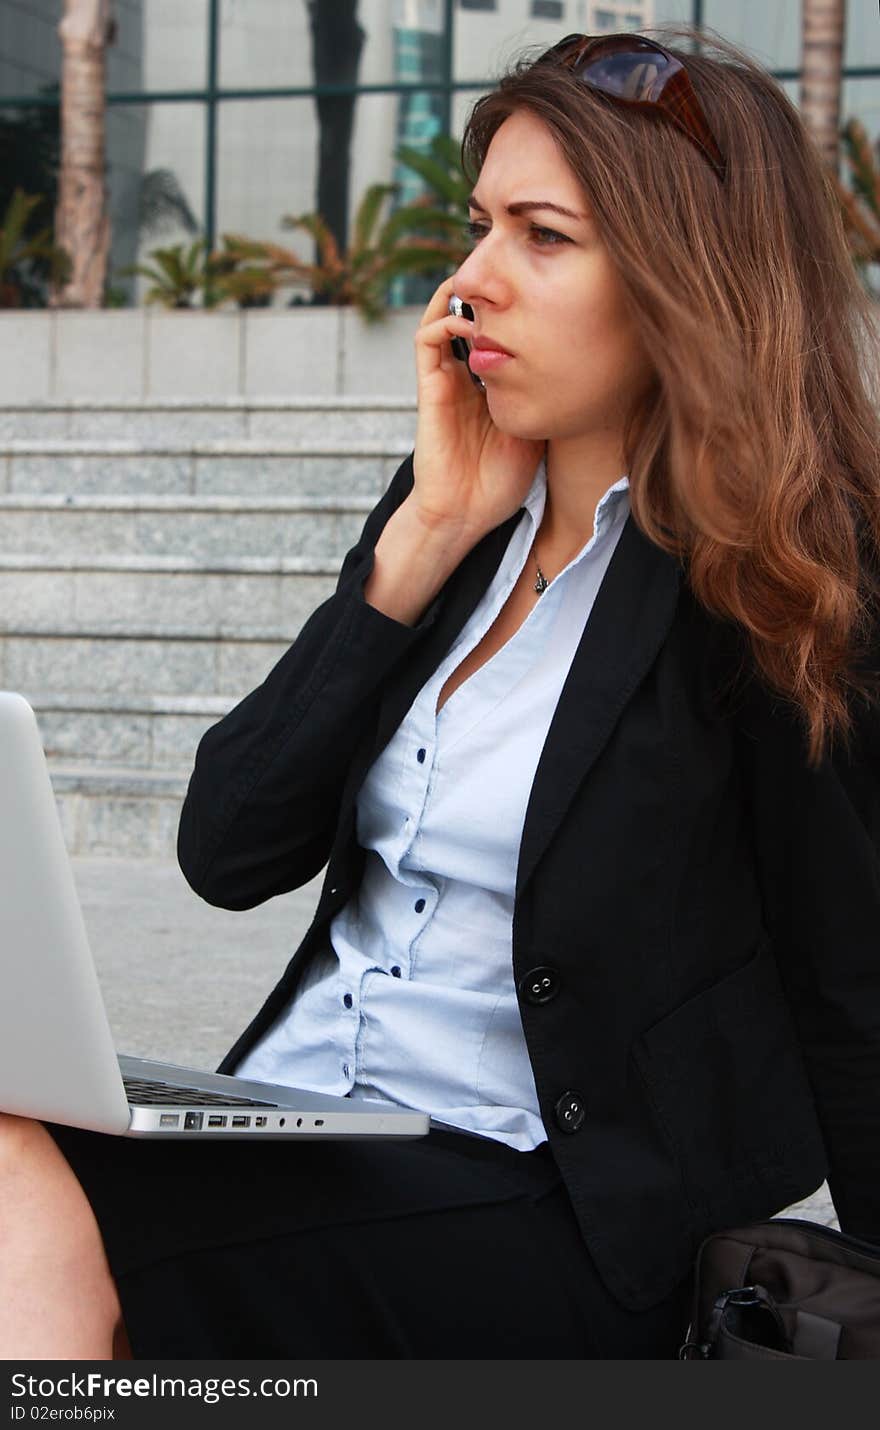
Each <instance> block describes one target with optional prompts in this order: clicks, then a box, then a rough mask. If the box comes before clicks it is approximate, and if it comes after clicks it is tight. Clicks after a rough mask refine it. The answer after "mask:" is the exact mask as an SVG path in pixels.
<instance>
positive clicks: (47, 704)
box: [21, 689, 236, 788]
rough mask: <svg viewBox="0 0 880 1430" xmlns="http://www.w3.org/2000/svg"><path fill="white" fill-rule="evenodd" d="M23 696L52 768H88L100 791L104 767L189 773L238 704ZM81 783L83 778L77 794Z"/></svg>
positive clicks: (220, 699) (198, 698)
mask: <svg viewBox="0 0 880 1430" xmlns="http://www.w3.org/2000/svg"><path fill="white" fill-rule="evenodd" d="M21 694H22V695H24V696H25V698H26V699H27V700H28V701H29V702H30V704H31V705H32V706H33V709H34V710H35V711H36V715H37V721H38V723H39V726H40V734H41V736H42V740H43V746H44V749H45V751H46V757H47V759H48V761H49V763H50V765H51V766H52V767H53V768H54V767H56V766H61V765H64V766H76V767H78V768H80V769H81V770H82V769H84V768H86V767H87V768H88V769H90V770H92V771H93V772H94V774H95V776H96V779H98V784H99V786H101V787H104V776H105V775H106V774H107V773H108V769H107V767H114V768H115V770H116V772H117V773H118V771H119V770H120V769H125V770H127V771H129V772H133V771H140V772H142V773H144V772H147V771H150V770H154V771H156V772H157V773H158V774H167V773H168V772H169V771H171V772H172V773H174V772H176V773H178V774H179V772H180V771H181V770H187V771H189V770H191V769H192V764H193V760H194V758H195V752H196V747H197V745H198V743H199V740H200V739H201V737H202V735H203V734H204V732H205V731H206V730H207V729H208V728H209V726H211V725H214V724H216V722H217V721H218V720H219V719H220V718H221V717H222V716H223V715H225V714H226V713H227V711H229V710H231V709H232V707H233V705H234V704H235V703H236V702H235V700H234V699H233V698H232V697H230V696H211V695H178V696H173V695H133V694H132V695H129V694H128V693H126V694H124V695H122V694H120V693H119V692H113V693H112V694H104V695H100V694H97V693H96V692H95V691H94V690H80V691H76V690H74V691H45V690H37V689H25V690H22V691H21ZM110 773H113V769H111V770H110ZM99 776H100V778H98V777H99ZM85 778H86V777H85V775H81V788H82V787H84V786H82V781H83V780H85Z"/></svg>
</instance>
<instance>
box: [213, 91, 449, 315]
mask: <svg viewBox="0 0 880 1430" xmlns="http://www.w3.org/2000/svg"><path fill="white" fill-rule="evenodd" d="M415 98H416V96H412V97H410V96H399V95H395V94H390V95H361V96H360V97H359V98H358V100H357V102H356V104H355V106H354V112H353V116H352V120H353V122H352V126H351V137H350V142H349V143H348V144H347V145H345V144H343V145H340V144H339V143H336V144H332V143H331V144H329V145H323V146H322V144H321V138H320V131H319V126H318V119H317V115H316V111H315V106H314V104H313V103H312V101H311V100H310V99H305V98H304V99H269V100H247V101H245V100H242V101H227V102H226V103H224V104H221V106H220V124H219V140H220V142H219V155H220V158H219V173H218V222H217V233H218V246H219V244H220V242H221V237H222V235H223V234H224V233H233V234H240V235H243V236H246V237H248V238H255V239H259V240H261V241H271V242H273V243H277V244H280V245H281V246H282V247H284V248H288V249H291V250H292V251H293V252H294V253H295V254H296V255H297V256H298V258H299V259H300V260H301V261H302V262H303V263H314V262H316V261H318V251H317V247H316V244H315V241H314V240H313V238H312V236H311V234H309V233H308V232H307V231H306V230H305V229H303V228H299V229H297V228H286V227H284V226H283V225H282V222H281V220H282V218H283V216H284V215H286V214H294V215H301V214H307V213H312V212H315V211H318V212H320V213H321V214H322V216H323V217H324V219H325V220H326V221H327V222H328V224H329V225H330V227H331V231H333V232H334V233H336V234H339V233H342V234H344V235H345V238H344V244H343V246H344V247H347V246H348V244H349V243H350V241H351V236H352V233H353V229H354V221H355V217H356V215H357V211H358V207H359V205H360V203H361V201H362V200H363V198H364V195H365V193H366V191H367V189H368V188H369V186H370V185H371V184H376V183H381V184H390V183H395V182H399V183H400V184H401V186H402V187H401V192H400V194H399V195H397V196H394V195H389V196H387V197H386V198H385V200H384V202H383V205H382V207H381V209H380V213H379V218H378V221H377V223H376V226H375V228H374V230H373V240H374V241H375V239H376V237H377V236H378V233H379V231H380V230H381V227H382V224H383V223H384V222H385V220H386V219H387V218H389V217H390V215H391V213H392V212H393V211H394V209H395V208H398V207H402V206H403V205H404V204H407V203H409V202H411V201H412V199H413V198H415V197H416V196H417V194H419V193H421V192H423V187H422V181H421V178H420V176H418V175H415V174H414V173H413V172H412V171H411V170H408V169H404V167H403V165H402V164H400V163H399V162H398V161H397V160H396V159H395V157H394V151H395V150H396V149H397V148H398V147H399V145H400V144H401V143H407V144H410V143H412V141H413V139H414V137H415V136H416V135H417V134H418V133H421V135H422V136H423V138H424V136H426V135H427V136H429V135H431V134H432V133H434V132H439V129H440V120H439V116H438V115H436V114H435V113H432V110H431V107H430V104H429V102H428V101H429V100H430V96H424V95H423V96H422V100H421V102H419V103H413V101H414V100H415ZM413 147H419V145H416V144H413ZM422 147H427V146H426V145H424V144H422ZM322 154H323V155H324V160H323V168H322V170H320V171H319V169H318V164H319V163H320V156H321V155H322ZM255 155H259V162H257V163H255V162H254V156H255ZM440 276H442V275H438V276H437V277H436V278H435V279H434V281H433V282H432V283H431V284H430V286H429V287H428V289H427V293H426V298H425V301H427V296H428V294H430V293H431V292H432V291H433V289H434V288H436V286H437V283H439V281H440ZM423 287H424V284H423V282H422V275H415V277H414V279H409V278H407V279H405V280H397V281H396V285H395V288H394V289H392V290H391V291H390V293H389V301H390V302H391V304H392V306H394V305H395V304H396V303H399V302H404V301H405V302H417V301H419V297H418V296H416V295H418V294H420V293H421V291H422V289H423ZM310 293H311V289H310V287H309V285H308V284H307V283H303V284H298V285H296V286H291V287H287V288H284V289H282V290H280V291H279V292H278V293H277V294H275V296H274V297H273V300H272V305H273V306H274V307H283V306H286V305H288V304H289V303H290V302H291V301H292V299H293V298H294V297H295V296H297V295H299V296H300V297H301V298H306V299H308V298H309V296H310Z"/></svg>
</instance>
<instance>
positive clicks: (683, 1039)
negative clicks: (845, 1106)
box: [633, 936, 824, 1205]
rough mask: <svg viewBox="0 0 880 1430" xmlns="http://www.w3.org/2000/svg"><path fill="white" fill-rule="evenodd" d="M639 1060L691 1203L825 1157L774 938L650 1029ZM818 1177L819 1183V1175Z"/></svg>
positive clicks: (637, 1048)
mask: <svg viewBox="0 0 880 1430" xmlns="http://www.w3.org/2000/svg"><path fill="white" fill-rule="evenodd" d="M633 1057H634V1059H635V1062H636V1065H637V1067H638V1069H639V1072H640V1073H641V1076H642V1078H643V1080H644V1083H645V1086H646V1089H647V1093H648V1097H649V1099H650V1102H651V1104H652V1106H653V1109H654V1112H655V1115H656V1117H657V1120H658V1121H659V1123H660V1125H661V1127H662V1129H663V1130H664V1131H665V1132H666V1135H667V1138H668V1139H669V1141H670V1142H671V1144H672V1147H673V1149H674V1151H675V1153H676V1155H677V1158H678V1160H679V1164H680V1166H681V1171H682V1176H683V1178H684V1182H685V1187H686V1189H687V1191H688V1193H689V1195H690V1197H691V1199H692V1200H693V1202H694V1204H695V1205H700V1204H705V1203H706V1202H707V1201H712V1200H714V1199H716V1198H717V1195H718V1192H719V1191H720V1190H721V1189H722V1188H724V1189H726V1190H727V1191H728V1192H730V1191H731V1190H732V1186H731V1184H735V1183H737V1182H740V1183H744V1184H751V1185H752V1186H754V1184H755V1183H756V1182H760V1183H762V1184H763V1185H765V1186H766V1185H767V1183H768V1182H776V1181H780V1180H785V1178H781V1179H780V1178H778V1177H776V1176H774V1175H773V1174H774V1171H776V1172H778V1171H781V1170H782V1169H783V1168H785V1169H786V1172H788V1173H792V1174H794V1175H795V1176H797V1175H798V1172H799V1171H801V1170H802V1168H801V1163H802V1161H803V1163H804V1165H806V1163H807V1161H809V1164H810V1166H812V1165H814V1164H815V1162H816V1159H817V1158H821V1157H823V1156H824V1149H823V1145H822V1139H821V1132H820V1129H819V1123H818V1118H817V1114H816V1107H815V1102H814V1100H813V1094H812V1090H811V1087H810V1083H809V1079H808V1077H807V1072H806V1068H805V1066H804V1060H803V1056H802V1053H801V1049H800V1044H799V1042H798V1038H797V1033H796V1031H795V1027H794V1022H793V1020H792V1016H791V1012H790V1010H789V1006H788V1002H787V1000H786V997H785V994H784V991H783V989H782V985H781V983H780V980H779V973H778V970H777V967H776V960H775V959H774V957H773V950H772V945H771V943H770V940H769V939H768V938H766V936H765V937H763V938H762V939H761V941H760V943H759V944H758V947H757V950H756V951H755V952H754V954H753V955H752V957H751V958H750V959H749V960H748V962H746V963H744V964H743V965H742V967H740V968H737V969H734V971H733V972H732V973H728V974H726V975H725V976H724V977H723V978H721V979H719V981H718V982H717V983H713V984H712V985H711V986H710V987H709V988H705V989H703V991H702V992H700V993H697V994H695V996H694V997H693V998H689V999H688V1000H687V1001H686V1002H685V1003H682V1004H681V1005H680V1006H679V1007H678V1008H675V1009H673V1011H672V1012H671V1013H668V1014H667V1015H666V1016H665V1017H664V1018H661V1019H660V1021H659V1022H657V1023H655V1024H653V1026H652V1027H650V1028H648V1029H646V1030H645V1031H644V1032H643V1033H642V1034H640V1035H639V1037H637V1039H636V1041H635V1043H634V1044H633ZM820 1180H821V1179H820Z"/></svg>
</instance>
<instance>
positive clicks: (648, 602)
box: [516, 514, 681, 899]
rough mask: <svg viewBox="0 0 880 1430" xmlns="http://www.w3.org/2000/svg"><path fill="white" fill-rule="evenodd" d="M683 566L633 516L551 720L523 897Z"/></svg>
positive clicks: (523, 871)
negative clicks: (646, 534) (648, 537)
mask: <svg viewBox="0 0 880 1430" xmlns="http://www.w3.org/2000/svg"><path fill="white" fill-rule="evenodd" d="M680 582H681V567H680V565H679V563H678V561H677V560H676V559H675V557H673V556H671V555H670V554H669V553H668V552H666V551H663V550H662V549H661V548H660V547H659V546H655V545H654V543H653V542H651V541H649V540H648V539H647V537H646V536H645V535H644V534H643V533H642V531H641V530H640V529H639V528H638V527H637V526H636V524H635V522H634V521H633V518H632V514H630V515H629V516H628V517H627V520H626V522H625V523H624V527H623V531H622V532H621V534H620V539H619V541H618V543H617V546H616V548H615V550H614V554H613V556H612V558H611V561H610V563H609V566H608V570H607V571H606V573H605V576H604V578H603V581H602V584H601V586H600V587H599V591H598V594H597V596H596V600H595V602H594V604H593V608H592V610H591V612H590V616H589V619H588V621H587V623H586V626H585V627H584V633H583V635H582V637H581V640H580V644H579V645H578V648H577V650H576V652H575V656H574V660H573V661H572V663H571V667H570V669H569V672H568V676H567V677H566V680H565V684H564V685H563V687H562V692H561V694H560V697H559V701H558V703H557V706H556V710H555V711H554V714H553V719H552V720H551V722H550V728H549V730H548V732H547V738H546V740H545V742H544V747H543V750H542V751H541V758H540V760H539V761H538V767H537V770H536V771H535V780H534V784H533V785H532V792H531V796H530V798H529V803H528V806H527V808H526V817H525V825H524V828H523V837H522V841H521V843H520V852H519V864H518V867H517V878H516V898H517V899H519V897H520V895H521V893H522V890H523V888H524V886H525V884H526V883H527V882H528V880H529V879H530V878H531V876H532V874H533V873H534V871H535V867H536V865H537V863H538V861H539V860H540V858H541V856H542V855H543V853H544V851H545V850H546V848H547V846H548V844H549V843H550V840H551V839H552V838H553V835H554V833H555V831H556V829H557V828H558V826H559V824H560V822H561V821H562V818H563V816H564V815H565V813H566V810H567V809H568V806H569V805H570V803H571V801H572V799H573V798H574V795H575V792H576V791H577V788H578V786H579V785H580V784H581V782H582V781H583V780H584V778H585V777H586V776H587V775H588V774H589V771H590V768H591V766H592V765H593V763H594V761H595V760H596V759H597V757H598V756H599V754H600V753H601V751H602V748H603V746H604V745H605V743H606V741H607V740H608V738H609V736H610V734H611V731H612V730H613V728H614V725H615V723H616V721H617V719H618V717H619V716H620V713H621V711H622V710H623V708H624V706H625V705H626V703H627V701H628V700H629V698H630V696H631V695H632V693H633V691H634V690H635V689H636V687H637V686H638V684H639V682H640V681H641V679H642V677H643V676H644V675H645V674H646V672H647V671H648V669H649V668H650V666H651V664H652V663H653V661H654V658H655V656H656V655H657V652H658V651H659V649H660V647H661V646H662V644H663V641H664V640H665V638H666V635H667V633H668V631H669V627H670V625H671V624H672V619H673V616H674V614H675V609H676V604H677V601H678V593H679V586H680Z"/></svg>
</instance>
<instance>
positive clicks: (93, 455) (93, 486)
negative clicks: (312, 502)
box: [0, 434, 413, 502]
mask: <svg viewBox="0 0 880 1430" xmlns="http://www.w3.org/2000/svg"><path fill="white" fill-rule="evenodd" d="M412 449H413V442H412V440H405V441H399V442H382V441H370V440H366V439H364V440H361V439H353V440H343V439H341V438H340V439H339V440H337V441H331V440H329V438H328V435H327V434H325V437H324V440H323V441H321V442H318V441H307V440H303V441H300V442H293V441H277V440H276V441H269V440H265V441H254V440H247V441H237V440H232V439H229V440H214V441H208V440H196V439H195V437H192V438H190V439H189V440H176V441H169V440H166V439H164V438H163V439H161V440H158V439H157V440H156V441H154V442H152V443H148V442H146V441H139V440H134V439H129V440H122V439H114V440H110V439H106V440H101V441H98V440H87V439H85V438H77V439H67V438H65V439H63V440H58V441H49V440H41V441H38V440H36V439H20V438H17V439H6V440H0V490H2V491H5V492H7V493H9V494H11V495H20V496H27V495H29V494H42V493H45V494H51V493H59V494H76V495H81V496H88V495H102V494H106V495H112V494H116V495H125V494H129V495H142V496H143V495H148V494H150V493H156V494H157V495H164V496H178V497H186V496H204V497H211V496H230V495H237V494H239V493H240V494H242V495H248V496H251V497H264V496H265V497H271V496H273V495H277V496H286V497H297V496H304V497H326V496H327V495H328V494H332V493H334V492H343V493H345V494H346V495H348V496H363V497H372V498H373V501H374V502H375V501H376V500H377V499H378V498H379V496H381V494H382V492H383V491H384V490H385V488H386V487H387V486H388V483H389V482H390V481H391V478H392V477H393V476H394V473H395V472H396V471H397V468H398V467H399V466H400V463H401V462H402V461H403V459H404V457H405V456H407V454H408V453H409V452H411V451H412Z"/></svg>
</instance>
